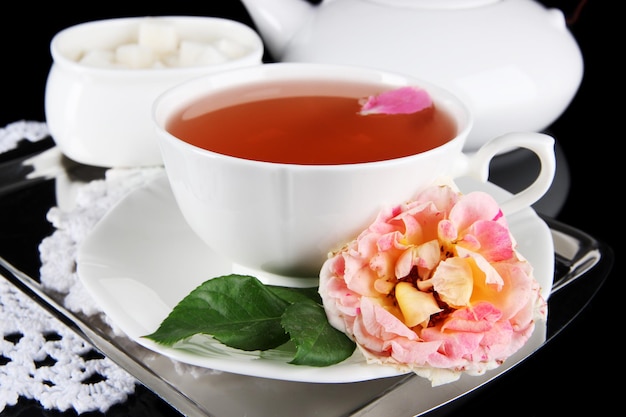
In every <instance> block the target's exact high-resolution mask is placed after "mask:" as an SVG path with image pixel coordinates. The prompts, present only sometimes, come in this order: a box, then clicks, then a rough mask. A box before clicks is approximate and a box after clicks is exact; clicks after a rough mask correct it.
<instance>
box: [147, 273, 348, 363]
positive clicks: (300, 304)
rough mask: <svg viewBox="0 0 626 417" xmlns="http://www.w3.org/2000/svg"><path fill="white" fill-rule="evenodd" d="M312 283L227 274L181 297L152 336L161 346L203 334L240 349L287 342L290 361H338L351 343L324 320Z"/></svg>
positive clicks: (346, 353) (318, 297)
mask: <svg viewBox="0 0 626 417" xmlns="http://www.w3.org/2000/svg"><path fill="white" fill-rule="evenodd" d="M321 302H322V300H321V297H320V295H319V293H318V289H317V287H312V288H288V287H280V286H271V285H263V283H261V281H259V280H258V279H257V278H255V277H251V276H245V275H235V274H233V275H226V276H222V277H217V278H213V279H210V280H208V281H205V282H204V283H202V284H201V285H200V286H198V287H197V288H196V289H194V290H193V291H192V292H190V293H189V295H187V296H186V297H185V298H183V300H181V301H180V302H179V303H178V304H177V305H176V306H175V307H174V309H173V310H172V312H171V313H170V314H169V315H168V316H167V317H166V318H165V320H163V322H162V323H161V325H160V326H159V328H158V329H157V330H156V331H155V332H154V333H152V334H150V335H147V336H144V337H146V338H148V339H151V340H154V341H155V342H157V343H161V344H163V345H168V346H172V345H174V344H175V343H176V342H179V341H181V340H184V339H186V338H189V337H191V336H193V335H195V334H207V335H210V336H212V337H213V338H215V339H216V340H218V341H220V342H222V343H223V344H225V345H227V346H230V347H233V348H237V349H242V350H249V351H251V350H261V351H264V350H268V349H274V348H278V347H279V346H282V345H284V344H285V343H286V342H289V341H291V342H292V344H293V345H295V348H296V351H295V356H294V359H293V360H292V361H291V362H290V363H292V364H294V365H309V366H329V365H334V364H336V363H339V362H341V361H343V360H345V359H346V358H348V357H349V356H350V355H352V352H353V351H354V349H355V347H356V345H355V344H354V342H352V341H351V340H350V339H349V338H348V336H346V335H345V334H344V333H342V332H340V331H339V330H337V329H335V328H334V327H332V326H331V325H330V323H328V319H327V318H326V312H325V311H324V307H323V306H322V305H321Z"/></svg>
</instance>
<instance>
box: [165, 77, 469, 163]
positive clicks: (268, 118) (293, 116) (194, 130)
mask: <svg viewBox="0 0 626 417" xmlns="http://www.w3.org/2000/svg"><path fill="white" fill-rule="evenodd" d="M281 88H282V89H287V87H274V88H272V87H268V86H264V87H263V88H262V89H260V90H258V91H256V90H254V91H253V90H243V91H241V94H234V93H232V92H231V93H230V96H229V97H225V96H224V97H212V98H210V99H209V98H206V99H204V100H201V101H198V102H196V103H194V104H192V105H191V106H189V107H187V108H185V109H183V111H181V112H179V113H178V114H177V115H175V116H174V117H173V118H171V119H170V120H169V122H168V124H167V127H166V128H167V130H168V131H169V132H170V133H171V134H173V135H174V136H176V137H178V138H181V139H183V140H184V141H186V142H188V143H191V144H193V145H195V146H198V147H201V148H204V149H208V150H210V151H213V152H217V153H221V154H225V155H231V156H236V157H240V158H245V159H251V160H257V161H268V162H279V163H290V164H300V165H328V164H353V163H361V162H373V161H381V160H388V159H394V158H399V157H404V156H408V155H413V154H416V153H420V152H424V151H426V150H429V149H432V148H435V147H437V146H440V145H442V144H444V143H446V142H448V141H449V140H450V139H452V138H454V137H455V135H456V133H457V132H456V126H455V123H454V121H453V120H452V118H451V117H450V116H449V115H448V114H446V113H445V112H444V111H442V110H440V109H438V108H437V107H436V106H434V105H433V106H431V107H429V108H427V109H424V110H422V111H419V112H416V113H412V114H370V115H366V116H365V115H361V114H359V110H360V108H361V104H360V103H359V99H361V98H366V97H368V96H370V95H375V94H378V93H379V92H380V91H372V86H359V87H358V88H356V87H355V86H353V87H352V88H351V89H350V92H349V93H345V94H349V95H345V96H340V95H339V94H341V92H339V91H340V90H339V88H338V87H337V88H335V89H334V90H333V91H337V93H335V94H337V95H327V93H325V94H324V95H321V94H320V95H317V94H315V93H311V92H308V93H306V94H304V93H303V94H297V95H284V94H283V93H280V92H279V91H281ZM367 88H369V90H368V89H367ZM307 91H310V90H307ZM325 91H328V86H326V89H325ZM346 91H347V90H346ZM356 91H359V92H361V95H355V92H356ZM290 94H293V93H290ZM223 99H224V100H230V101H231V102H232V104H229V105H227V106H225V107H221V108H215V103H217V102H222V101H223ZM233 100H240V102H237V101H233Z"/></svg>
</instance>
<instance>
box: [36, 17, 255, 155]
mask: <svg viewBox="0 0 626 417" xmlns="http://www.w3.org/2000/svg"><path fill="white" fill-rule="evenodd" d="M50 51H51V54H52V58H53V63H52V67H51V69H50V72H49V75H48V79H47V83H46V90H45V116H46V123H47V125H48V129H49V131H50V134H51V136H52V138H53V139H54V141H55V143H56V144H57V146H58V147H59V149H60V150H61V151H62V152H63V154H64V155H66V156H67V157H68V158H70V159H72V160H75V161H77V162H80V163H83V164H87V165H93V166H100V167H129V166H150V165H161V164H162V159H161V153H160V151H159V147H158V144H157V141H156V138H155V131H154V126H153V125H152V123H151V110H152V103H153V101H154V100H155V98H156V97H157V96H158V95H159V94H160V93H162V92H163V91H165V90H166V89H168V88H169V87H172V86H174V85H176V84H178V83H181V82H183V81H186V80H189V79H192V78H195V77H198V76H201V75H204V74H207V73H210V72H215V71H221V70H225V69H229V68H235V67H242V66H249V65H260V64H261V63H262V57H263V52H264V50H263V42H262V40H261V38H260V36H259V35H258V34H257V33H256V32H255V31H254V30H253V29H252V28H250V27H249V26H247V25H245V24H243V23H240V22H236V21H233V20H228V19H223V18H217V17H194V16H159V17H131V18H116V19H108V20H99V21H92V22H86V23H82V24H78V25H76V26H72V27H69V28H66V29H64V30H62V31H60V32H59V33H57V34H56V35H55V36H54V37H53V38H52V41H51V44H50Z"/></svg>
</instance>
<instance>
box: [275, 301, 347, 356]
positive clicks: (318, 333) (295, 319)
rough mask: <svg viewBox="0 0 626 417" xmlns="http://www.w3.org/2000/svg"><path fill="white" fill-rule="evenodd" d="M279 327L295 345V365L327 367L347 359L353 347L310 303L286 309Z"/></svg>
mask: <svg viewBox="0 0 626 417" xmlns="http://www.w3.org/2000/svg"><path fill="white" fill-rule="evenodd" d="M282 325H283V326H284V328H285V330H286V331H287V332H289V335H290V337H291V340H292V341H293V342H294V344H295V345H296V349H297V350H296V355H295V357H294V359H293V360H292V361H291V362H290V363H292V364H295V365H309V366H330V365H334V364H336V363H339V362H341V361H343V360H345V359H347V358H349V357H350V356H351V355H352V353H353V352H354V349H355V348H356V344H355V343H354V342H353V341H352V340H350V339H349V338H348V336H346V334H345V333H343V332H341V331H339V330H337V329H335V328H334V327H332V326H331V325H330V323H329V322H328V319H327V318H326V312H325V311H324V308H323V307H322V306H321V305H320V304H318V303H316V302H314V301H311V300H303V301H299V302H297V303H294V304H292V305H290V306H289V307H287V309H286V310H285V314H284V315H283V320H282Z"/></svg>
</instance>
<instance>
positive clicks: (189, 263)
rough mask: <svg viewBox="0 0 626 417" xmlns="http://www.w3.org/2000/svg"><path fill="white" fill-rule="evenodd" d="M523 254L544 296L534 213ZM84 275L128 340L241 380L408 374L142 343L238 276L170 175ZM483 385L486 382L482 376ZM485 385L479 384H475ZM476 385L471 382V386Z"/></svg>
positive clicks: (92, 252)
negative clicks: (223, 279)
mask: <svg viewBox="0 0 626 417" xmlns="http://www.w3.org/2000/svg"><path fill="white" fill-rule="evenodd" d="M457 184H458V185H459V187H460V188H461V190H463V191H464V192H469V191H473V190H485V191H488V192H490V193H491V194H492V195H493V196H494V197H495V198H496V199H502V198H506V196H507V195H508V193H507V192H506V191H504V190H502V189H500V188H498V187H497V186H495V185H493V184H482V183H479V182H476V181H473V180H466V179H459V180H457ZM508 222H509V226H510V228H511V231H512V233H513V235H514V237H515V239H516V240H517V242H518V249H519V251H520V253H521V254H522V255H523V256H525V257H526V258H527V259H528V260H529V261H530V262H531V264H532V265H533V267H534V269H535V277H536V278H537V280H538V281H539V283H540V284H541V285H542V288H543V295H544V296H545V297H546V299H547V296H548V295H549V292H550V288H551V286H552V279H553V275H554V247H553V242H552V236H551V233H550V230H549V228H548V226H547V225H546V224H545V223H544V222H543V221H542V220H541V219H540V218H539V217H538V216H537V214H536V213H535V212H534V211H533V210H532V209H530V208H529V209H526V210H523V211H521V212H519V213H516V214H515V215H512V216H509V217H508ZM77 264H78V265H77V268H78V275H79V277H80V279H81V281H82V282H83V284H84V285H85V287H86V288H87V290H88V291H89V292H90V294H91V295H92V296H93V298H94V300H95V301H96V302H97V303H98V304H99V306H100V307H101V308H102V310H103V311H104V312H105V313H106V314H107V315H108V316H109V318H110V319H111V320H112V322H113V323H115V324H116V325H117V326H118V327H119V328H120V329H121V330H122V331H123V332H125V333H126V335H127V336H128V337H129V338H131V339H132V340H134V341H135V342H137V343H139V344H141V345H143V346H145V347H147V348H148V349H151V350H153V351H155V352H158V353H161V354H163V355H166V356H168V357H170V358H172V359H176V360H179V361H181V362H185V363H188V364H192V365H197V366H201V367H205V368H211V369H215V370H220V371H225V372H232V373H236V374H243V375H250V376H257V377H265V378H273V379H282V380H288V381H301V382H321V383H344V382H357V381H365V380H371V379H376V378H384V377H390V376H396V375H400V374H401V373H400V372H399V371H397V370H396V369H395V368H393V367H387V366H375V365H367V364H366V363H365V360H364V358H363V357H362V356H361V354H360V353H359V352H358V350H356V351H355V354H354V355H353V356H352V357H351V358H349V359H347V360H346V361H344V362H342V363H339V364H337V365H333V366H329V367H322V368H316V367H308V366H299V365H290V364H288V363H287V362H288V361H289V360H291V355H292V352H284V351H281V350H280V349H274V350H270V351H267V352H263V353H261V352H244V351H239V350H236V349H231V348H229V347H227V346H225V345H222V344H221V343H218V342H215V341H213V340H212V339H210V338H209V337H204V336H196V337H193V338H192V340H191V341H190V342H189V343H185V344H184V346H183V347H182V348H178V347H177V348H170V347H165V346H162V345H158V344H156V343H154V342H152V341H150V340H148V339H145V338H142V336H145V335H147V334H150V333H152V332H154V331H155V330H156V329H157V328H158V326H159V325H160V323H161V322H162V321H163V319H164V318H165V317H166V316H167V315H168V314H169V313H170V311H171V310H172V309H173V308H174V306H175V305H176V304H177V303H178V302H179V301H180V300H182V299H183V298H184V297H185V296H186V295H187V294H188V293H189V292H190V291H191V290H192V289H194V288H195V287H197V286H198V285H200V284H201V283H202V282H204V281H206V280H207V279H210V278H213V277H217V276H221V275H227V274H230V273H232V271H233V270H232V265H231V263H230V262H229V261H228V260H227V259H223V258H221V257H219V256H218V255H217V254H215V253H214V252H213V251H212V250H211V249H209V248H208V247H207V246H206V245H205V244H204V243H203V242H202V241H201V240H200V239H199V238H198V237H197V236H196V235H195V234H194V233H193V232H192V231H191V229H190V228H189V227H188V226H187V224H186V223H185V220H184V219H183V218H182V215H181V214H180V212H179V210H178V207H177V206H176V202H175V201H174V197H173V195H172V192H171V189H170V187H169V184H168V182H167V178H166V177H165V176H164V175H163V176H160V177H158V178H156V179H155V180H154V181H152V182H150V183H149V184H147V185H146V186H143V187H142V188H139V189H137V190H135V191H133V192H131V193H130V194H129V195H128V196H126V197H125V198H124V199H123V200H122V201H121V202H120V203H119V204H118V205H116V206H115V207H114V208H113V209H111V211H110V212H108V213H107V214H106V215H105V216H104V217H103V218H102V219H101V220H100V222H99V223H98V224H97V225H96V226H95V227H94V229H93V231H92V232H91V234H90V235H89V236H88V237H87V238H85V240H84V241H83V244H82V245H81V247H80V248H79V251H78V254H77ZM543 341H545V323H538V325H537V328H536V330H535V334H534V335H533V338H531V340H530V341H529V342H528V343H527V344H526V345H525V346H524V347H523V348H522V349H521V350H520V352H518V353H517V354H516V355H515V357H516V358H517V359H516V358H511V359H510V361H507V362H506V366H502V367H501V368H502V369H500V370H499V371H498V372H500V371H503V370H504V369H505V368H508V367H510V366H512V365H513V364H515V363H517V362H518V361H520V360H522V359H523V358H525V357H526V356H528V355H530V354H532V353H533V352H534V351H535V350H536V349H537V348H538V347H539V346H540V345H541V344H542V343H543ZM479 379H480V378H479ZM475 382H476V383H479V382H480V381H479V380H476V381H475ZM470 384H471V383H470Z"/></svg>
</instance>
